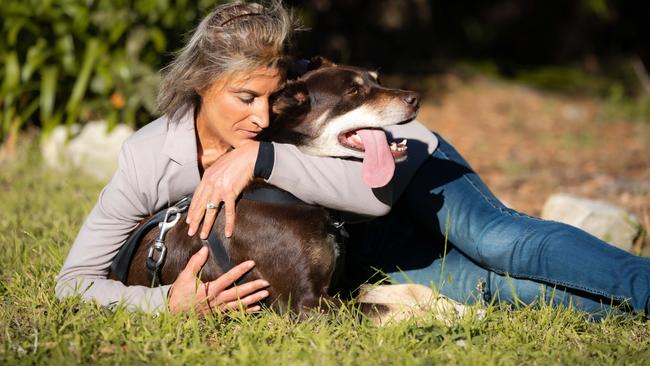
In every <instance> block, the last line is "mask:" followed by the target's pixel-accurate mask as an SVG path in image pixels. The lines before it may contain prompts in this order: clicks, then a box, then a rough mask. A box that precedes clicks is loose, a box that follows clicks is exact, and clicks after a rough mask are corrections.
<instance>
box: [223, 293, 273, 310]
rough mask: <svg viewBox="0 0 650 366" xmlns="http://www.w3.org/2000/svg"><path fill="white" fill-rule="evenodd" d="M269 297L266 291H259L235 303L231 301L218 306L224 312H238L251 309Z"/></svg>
mask: <svg viewBox="0 0 650 366" xmlns="http://www.w3.org/2000/svg"><path fill="white" fill-rule="evenodd" d="M267 296H269V292H268V291H266V290H264V291H259V292H257V293H255V294H252V295H249V296H246V297H244V298H243V299H239V300H235V301H229V302H226V303H222V304H220V305H219V304H216V305H219V307H220V308H221V310H222V311H229V310H236V309H239V308H242V307H243V308H249V307H251V306H252V305H253V304H256V303H258V302H260V301H261V300H264V299H265V298H266V297H267Z"/></svg>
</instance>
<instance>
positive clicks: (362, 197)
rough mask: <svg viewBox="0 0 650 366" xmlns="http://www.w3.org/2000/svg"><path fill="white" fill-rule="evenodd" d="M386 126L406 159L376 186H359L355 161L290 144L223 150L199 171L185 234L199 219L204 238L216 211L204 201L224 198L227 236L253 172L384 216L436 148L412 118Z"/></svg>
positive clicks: (312, 198) (297, 191) (303, 193)
mask: <svg viewBox="0 0 650 366" xmlns="http://www.w3.org/2000/svg"><path fill="white" fill-rule="evenodd" d="M386 130H387V132H388V133H389V134H390V135H391V136H390V137H391V138H392V139H394V140H398V141H399V140H401V139H407V140H408V143H407V146H408V158H407V160H406V161H404V162H401V163H398V164H397V166H396V170H395V177H394V178H393V180H392V181H391V182H390V183H389V184H388V185H387V186H386V187H382V188H380V189H372V188H370V187H368V186H366V185H365V183H364V182H363V179H362V178H361V177H362V176H361V174H362V164H361V162H359V161H354V160H348V159H338V158H328V157H318V156H312V155H308V154H305V153H302V152H301V151H300V150H298V148H296V147H295V146H293V145H287V144H276V143H273V147H272V148H270V149H269V148H268V146H269V145H265V143H263V144H260V143H259V142H256V141H252V142H251V143H248V144H245V145H244V146H242V147H240V148H237V149H234V150H233V151H230V152H228V153H226V154H225V155H223V156H222V157H220V158H219V159H218V160H217V161H216V162H215V163H214V164H213V165H212V166H210V167H209V168H207V169H206V170H205V172H204V174H203V178H202V179H201V183H199V186H198V187H197V189H196V190H195V192H194V196H193V198H192V204H191V205H190V208H189V213H188V215H187V223H188V224H189V225H190V229H189V233H188V234H189V235H194V234H195V233H196V232H197V231H198V230H199V225H200V224H201V223H203V225H201V232H200V235H201V237H202V238H207V235H208V232H209V231H210V229H211V228H212V224H213V223H214V220H215V217H216V215H217V210H206V204H207V203H208V202H212V203H214V204H219V203H220V202H224V208H223V209H224V210H225V212H226V225H225V228H224V233H225V235H226V236H228V237H229V236H230V235H231V234H232V232H233V230H234V225H235V201H236V198H237V197H238V196H239V194H240V193H241V192H242V191H243V190H244V188H245V187H246V185H248V184H249V183H250V181H251V180H252V178H253V172H255V173H256V174H257V176H258V178H264V179H265V180H266V181H267V182H268V183H270V184H273V185H275V186H277V187H279V188H282V189H284V190H286V191H288V192H291V193H292V194H294V195H295V196H296V197H298V198H300V199H301V200H303V201H305V202H307V203H311V204H318V205H321V206H324V207H329V208H333V209H336V210H340V211H343V212H349V213H353V214H356V215H360V216H370V217H374V216H381V215H385V214H386V213H388V212H389V211H390V208H391V206H392V204H393V203H394V202H395V201H396V200H397V198H399V196H400V195H401V194H402V192H403V191H404V189H405V188H406V185H407V184H408V182H409V181H410V180H411V177H412V176H413V174H415V171H416V170H417V169H418V168H419V166H420V165H421V164H422V163H423V162H424V161H425V160H426V159H427V158H428V157H429V156H430V155H431V154H432V153H433V151H434V150H435V149H436V147H437V146H438V140H437V138H436V137H435V135H434V134H433V133H432V132H431V131H429V129H428V128H426V127H425V126H423V125H422V124H421V123H419V122H417V121H412V122H409V123H406V124H403V125H398V126H390V127H388V128H386ZM264 146H266V148H264Z"/></svg>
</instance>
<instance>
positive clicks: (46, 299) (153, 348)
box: [0, 146, 650, 365]
mask: <svg viewBox="0 0 650 366" xmlns="http://www.w3.org/2000/svg"><path fill="white" fill-rule="evenodd" d="M0 164H1V165H0V215H1V216H0V251H1V253H2V255H0V342H1V344H2V345H1V346H0V364H2V365H7V364H16V363H20V364H48V365H50V364H53V365H57V364H66V365H67V364H74V363H81V364H88V363H92V364H95V363H97V364H183V365H184V364H216V365H221V364H252V365H255V364H263V365H286V364H318V365H321V364H325V365H327V364H337V365H338V364H345V365H347V364H355V365H356V364H360V365H376V364H394V365H411V364H466V365H475V364H508V365H520V364H590V365H591V364H604V365H614V364H616V365H620V364H649V363H650V325H649V323H648V322H646V321H643V320H642V319H640V318H636V317H625V318H618V319H615V318H609V319H605V320H604V321H602V322H597V323H594V322H588V321H586V320H585V317H584V316H583V315H581V314H580V313H577V312H574V311H572V310H571V309H552V308H549V307H546V306H542V307H541V308H536V309H533V308H520V309H510V308H508V307H495V306H491V307H489V308H488V309H487V315H486V317H485V318H484V319H483V320H478V319H477V318H476V317H471V316H470V317H468V318H467V319H463V320H461V321H460V322H458V323H457V324H455V325H453V326H451V327H447V326H444V325H443V324H442V323H440V322H437V321H435V320H433V319H420V320H417V321H416V320H413V321H406V322H402V323H399V324H395V325H392V326H388V327H384V328H375V327H372V326H371V325H370V324H369V323H368V322H367V321H359V320H358V319H357V317H356V316H355V315H354V314H353V313H351V312H350V311H348V310H346V309H344V310H342V311H341V312H340V313H339V314H338V315H336V316H330V317H325V316H320V317H314V318H312V319H308V320H307V321H304V322H300V323H299V322H296V321H293V320H291V319H290V318H288V317H286V316H279V315H275V314H273V313H270V312H262V313H260V314H257V315H254V316H250V315H244V314H234V315H232V316H231V317H228V318H224V317H221V316H214V317H208V318H206V319H197V317H196V316H194V315H192V314H186V315H171V314H162V315H160V316H152V315H148V314H144V313H129V312H126V311H124V310H123V309H117V310H116V311H114V312H112V311H109V310H107V309H104V308H102V307H100V306H97V305H95V304H91V303H82V302H81V301H79V299H68V300H66V301H64V302H59V301H58V300H57V299H56V298H55V296H54V282H55V277H56V274H57V272H58V270H59V268H60V267H61V264H62V263H63V260H64V258H65V255H66V254H67V251H68V248H69V246H70V244H71V243H72V241H73V240H74V237H75V235H76V233H77V230H78V228H79V226H80V225H81V223H82V220H83V218H84V217H85V215H86V213H87V212H88V211H89V210H90V209H91V207H92V205H93V204H94V201H95V199H96V196H97V194H98V192H99V190H100V189H101V184H99V183H97V182H93V181H88V180H87V179H84V178H83V177H82V176H80V175H78V174H68V175H63V174H58V173H53V172H48V171H47V170H45V168H44V167H43V166H42V164H41V161H40V159H39V158H38V154H37V152H36V151H35V150H34V149H33V148H32V147H28V146H27V147H25V146H24V147H22V149H21V151H19V153H18V156H17V158H16V159H15V160H14V161H12V162H9V163H6V162H5V163H0Z"/></svg>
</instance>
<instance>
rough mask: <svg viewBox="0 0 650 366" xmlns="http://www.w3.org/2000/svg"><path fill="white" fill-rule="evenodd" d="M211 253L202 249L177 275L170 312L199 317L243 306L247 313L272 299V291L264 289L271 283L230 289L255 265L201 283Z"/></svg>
mask: <svg viewBox="0 0 650 366" xmlns="http://www.w3.org/2000/svg"><path fill="white" fill-rule="evenodd" d="M208 253H209V251H208V248H207V247H205V246H204V247H203V248H201V249H200V250H199V251H198V252H196V253H195V254H194V255H193V256H192V258H190V260H189V262H187V266H186V267H185V269H184V270H183V271H182V272H181V273H180V274H179V275H178V278H176V281H174V284H173V285H172V287H171V288H170V290H169V295H168V297H169V311H170V312H172V313H178V312H182V311H188V310H191V309H195V310H196V312H197V313H199V314H206V313H209V312H210V311H211V310H214V309H216V310H221V311H227V310H233V309H238V308H239V307H240V306H242V307H244V308H245V309H246V311H248V312H254V311H258V310H260V306H259V305H254V304H256V303H257V302H258V301H260V300H262V299H264V298H265V297H267V296H269V292H268V291H266V290H263V289H264V288H265V287H268V286H269V283H268V282H266V281H264V280H255V281H251V282H247V283H245V284H243V285H241V286H233V287H231V288H229V289H227V288H228V286H230V285H232V284H233V283H234V282H235V281H237V279H239V278H240V277H242V276H243V275H244V274H246V272H248V271H250V270H251V268H253V267H254V266H255V263H254V262H253V261H246V262H243V263H241V264H239V265H237V266H235V267H234V268H233V269H231V270H230V271H228V272H226V273H224V274H223V275H222V276H221V277H219V278H217V279H216V280H214V281H211V282H200V281H198V280H197V279H196V276H197V274H198V273H199V271H200V270H201V268H202V267H203V265H204V264H205V261H206V260H207V259H208ZM226 289H227V290H226Z"/></svg>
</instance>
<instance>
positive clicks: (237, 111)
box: [197, 68, 281, 148]
mask: <svg viewBox="0 0 650 366" xmlns="http://www.w3.org/2000/svg"><path fill="white" fill-rule="evenodd" d="M280 81H281V74H280V72H279V70H277V69H274V68H260V69H256V70H253V71H251V72H248V73H239V74H235V75H233V76H231V77H228V78H225V79H224V80H218V81H216V82H215V83H214V84H212V86H211V87H209V88H208V89H207V90H206V91H204V92H203V93H201V110H200V111H199V114H198V116H197V130H198V133H199V135H200V136H199V137H200V139H201V142H202V143H208V144H209V145H212V146H203V147H204V148H211V147H212V148H219V147H230V146H232V147H235V148H237V147H239V146H241V145H242V144H243V143H246V142H248V141H250V140H252V139H253V138H255V136H257V134H258V133H260V132H261V131H262V129H263V128H266V127H267V126H268V125H269V96H270V95H271V93H273V92H274V91H275V90H276V89H277V88H278V87H279V85H280ZM218 145H221V146H218Z"/></svg>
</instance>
